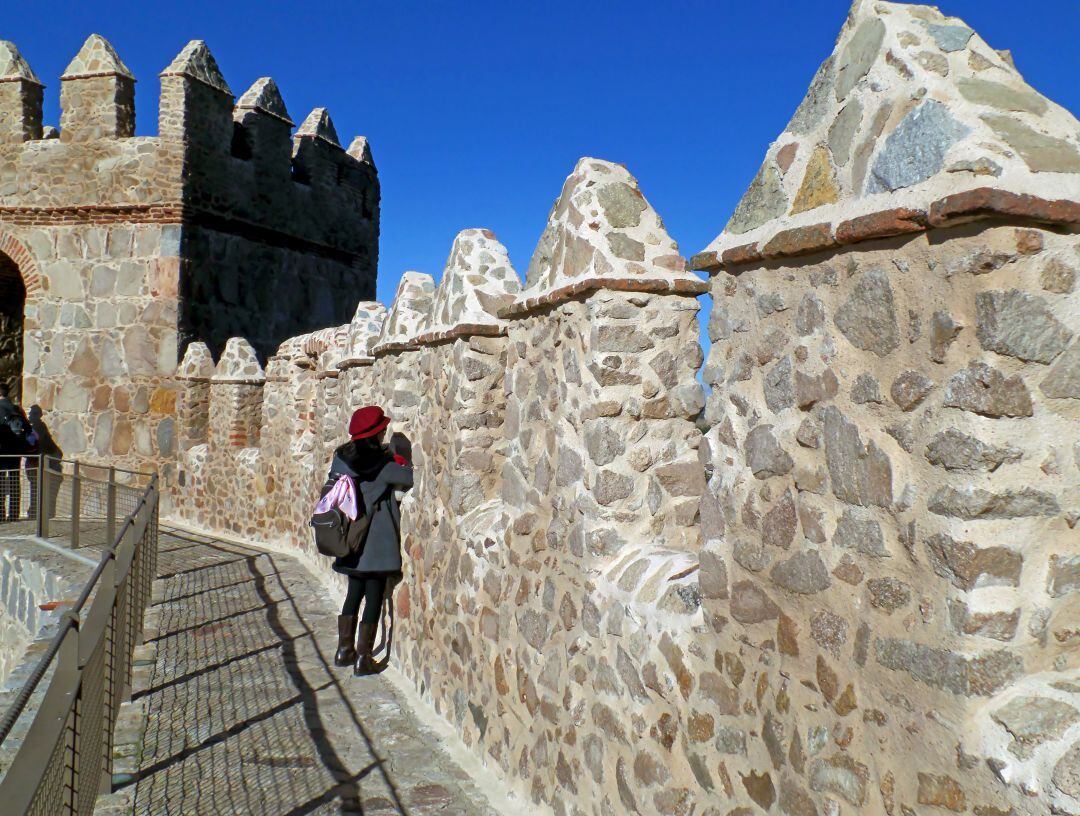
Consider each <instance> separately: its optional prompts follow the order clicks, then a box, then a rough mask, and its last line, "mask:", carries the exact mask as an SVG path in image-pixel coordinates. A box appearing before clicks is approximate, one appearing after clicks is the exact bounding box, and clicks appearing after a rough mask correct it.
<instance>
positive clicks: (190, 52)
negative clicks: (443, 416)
mask: <svg viewBox="0 0 1080 816" xmlns="http://www.w3.org/2000/svg"><path fill="white" fill-rule="evenodd" d="M42 88H43V86H42V84H41V82H40V80H39V79H38V77H37V76H36V75H35V74H34V72H33V70H31V68H30V66H29V65H28V64H27V62H26V60H25V59H23V57H22V56H21V55H20V54H19V51H18V49H17V48H16V47H15V46H14V45H13V44H11V43H7V42H2V43H0V378H3V379H5V380H7V381H9V382H11V383H12V384H13V385H15V384H19V383H20V378H21V386H22V391H23V393H22V402H23V403H24V404H25V405H30V404H32V403H38V404H40V405H41V406H42V408H44V409H45V411H46V416H47V418H48V421H49V423H50V425H51V426H52V430H53V432H54V434H55V435H56V437H57V439H58V441H59V442H60V445H61V446H62V447H63V449H64V452H65V454H67V455H70V456H80V457H83V458H89V459H94V458H97V459H99V460H108V461H112V462H116V463H127V464H136V463H150V464H157V463H161V462H164V461H167V460H168V459H169V458H170V457H171V455H172V453H173V447H174V440H173V434H174V416H173V415H174V412H175V399H174V396H173V390H172V389H173V387H174V385H173V382H172V375H173V374H174V372H175V370H176V366H177V361H178V359H179V358H180V356H181V355H182V354H183V352H184V349H185V348H186V347H187V346H188V344H189V343H191V342H193V341H201V342H204V343H205V344H206V345H207V346H208V347H209V348H210V349H211V350H212V351H213V352H214V353H215V355H217V354H220V353H222V351H223V350H224V347H225V343H226V340H228V338H230V337H233V336H238V337H243V338H245V339H246V340H247V341H248V342H249V343H250V345H251V347H252V348H253V349H254V351H255V352H256V353H257V354H258V355H259V356H260V357H262V358H263V359H265V358H266V357H267V356H268V355H269V354H271V353H272V352H273V351H274V350H275V349H276V348H277V347H278V345H279V344H280V343H281V341H282V340H284V339H285V338H287V337H289V336H292V335H295V334H298V333H301V332H305V331H310V330H312V329H315V328H319V327H322V326H326V325H332V324H338V323H342V322H345V321H348V319H349V318H350V317H351V312H352V307H353V304H354V303H355V301H356V300H358V299H359V300H363V299H369V298H370V297H372V296H373V295H374V291H375V270H376V264H377V260H378V232H379V181H378V175H377V172H376V170H375V166H374V163H373V162H372V159H371V152H370V149H369V148H368V145H367V140H366V139H363V138H358V139H357V140H356V141H355V142H354V143H353V145H352V146H351V147H350V148H349V149H348V150H346V149H345V148H343V147H342V146H341V144H340V143H339V141H338V137H337V134H336V132H335V130H334V125H333V123H332V121H331V119H330V116H329V114H328V113H327V112H326V110H325V109H322V108H318V109H316V110H315V111H313V112H312V113H311V115H310V116H309V117H308V118H307V119H306V120H305V121H304V123H303V124H302V125H301V126H300V127H299V128H297V129H296V130H295V133H294V132H293V122H292V121H291V119H290V117H289V113H288V111H287V109H286V107H285V103H284V101H283V100H282V98H281V95H280V93H279V92H278V89H277V86H276V85H275V84H274V81H273V80H272V79H269V78H263V79H260V80H258V81H257V82H256V83H255V84H254V85H253V86H252V87H251V88H250V89H249V90H248V91H247V92H246V93H244V94H243V95H242V96H241V97H240V99H239V100H238V101H236V102H234V99H233V94H232V92H231V91H230V89H229V86H228V84H227V83H226V81H225V79H224V77H223V76H222V75H221V72H220V71H219V70H218V67H217V64H216V63H215V61H214V58H213V56H212V55H211V54H210V52H209V50H208V49H207V47H206V45H205V44H204V43H202V42H201V41H194V42H191V43H189V44H188V45H187V46H186V47H185V48H184V49H183V51H181V52H180V54H179V55H178V56H177V57H176V59H174V60H173V61H172V62H171V63H170V64H169V65H168V67H167V68H166V69H165V70H164V71H163V72H162V74H161V103H160V119H159V133H158V135H157V136H153V137H146V136H135V106H134V99H135V97H134V92H135V91H134V89H135V78H134V77H133V76H132V74H131V72H130V71H129V70H128V68H127V66H125V65H124V63H123V61H122V60H121V59H120V57H119V55H118V54H117V53H116V51H115V50H114V49H113V47H112V46H111V45H110V44H109V43H108V42H107V41H106V40H105V39H103V38H102V37H100V36H98V35H93V36H91V37H90V38H89V39H88V40H87V41H86V43H85V44H84V45H83V47H82V49H81V50H80V51H79V53H78V54H77V55H76V56H75V58H74V59H73V60H72V61H71V63H70V65H68V67H67V69H66V70H65V72H64V75H63V76H62V77H61V80H60V100H61V107H62V114H61V118H60V128H59V131H57V130H56V129H55V128H43V127H42V95H43V94H42Z"/></svg>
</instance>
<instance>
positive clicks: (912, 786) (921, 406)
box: [175, 2, 1080, 816]
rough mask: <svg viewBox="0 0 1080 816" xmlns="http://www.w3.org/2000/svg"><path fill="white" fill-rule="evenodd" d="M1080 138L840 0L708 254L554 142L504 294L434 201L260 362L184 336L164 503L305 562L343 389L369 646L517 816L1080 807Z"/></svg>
mask: <svg viewBox="0 0 1080 816" xmlns="http://www.w3.org/2000/svg"><path fill="white" fill-rule="evenodd" d="M1003 117H1004V118H1005V119H1009V120H1011V124H1010V123H1008V122H1005V123H1003V119H1002V118H1003ZM1025 128H1026V130H1024V129H1025ZM1028 131H1030V133H1029V132H1028ZM1031 133H1035V134H1037V136H1031V135H1030V134H1031ZM1002 134H1005V135H1002ZM1017 134H1021V135H1020V136H1018V135H1017ZM1077 134H1080V125H1078V123H1077V122H1076V120H1075V118H1073V117H1071V115H1070V114H1068V112H1067V111H1063V110H1062V109H1060V108H1058V107H1056V106H1053V105H1052V103H1050V102H1049V101H1048V100H1044V99H1043V98H1042V97H1040V96H1038V95H1037V94H1036V93H1035V92H1034V91H1033V90H1031V89H1030V88H1028V87H1027V86H1026V85H1024V84H1023V81H1022V79H1020V77H1019V75H1018V74H1017V73H1016V72H1015V69H1014V68H1013V67H1012V66H1011V64H1010V62H1009V61H1008V60H1007V59H1006V57H1004V56H1002V55H1001V54H998V53H997V52H994V51H993V50H992V49H990V48H989V47H988V46H986V44H985V43H984V42H983V41H982V40H981V39H979V38H978V36H977V35H975V34H974V33H973V32H972V31H971V30H970V29H969V28H967V27H966V26H964V25H963V23H962V22H960V21H958V20H954V19H951V18H945V17H944V16H942V15H941V14H940V13H939V12H937V11H936V10H934V9H930V8H928V7H922V6H911V5H899V4H890V3H882V2H875V3H868V2H860V3H856V4H855V5H854V6H853V8H852V12H851V14H850V16H849V19H848V23H847V25H845V27H844V29H843V31H842V32H841V36H840V39H839V40H838V42H837V45H836V48H835V51H834V53H833V55H832V56H831V57H830V58H829V59H827V60H826V62H825V63H824V64H823V66H822V69H821V70H820V71H819V73H818V76H817V77H816V78H815V80H814V82H813V84H812V86H811V89H810V92H809V94H808V96H807V100H806V101H804V103H803V105H802V106H800V108H799V110H798V111H797V112H796V115H795V116H794V118H793V119H792V121H791V123H790V124H789V125H788V127H787V129H786V130H785V132H784V134H782V135H781V137H780V138H779V139H778V140H777V142H776V143H775V144H774V145H772V146H771V147H770V148H769V151H768V153H767V156H766V161H765V163H764V165H763V167H762V170H761V171H760V172H759V174H758V177H757V178H756V179H755V181H754V182H753V184H752V185H751V188H750V190H749V191H748V192H747V195H746V196H745V197H744V199H743V201H742V202H741V203H740V205H739V206H738V208H737V209H736V211H735V214H734V216H733V218H732V220H731V222H730V223H729V224H728V226H727V228H726V229H725V230H724V232H723V233H722V234H721V235H720V236H719V237H718V238H717V240H716V241H714V242H713V244H711V245H710V246H709V247H707V248H706V249H705V250H704V251H703V252H702V253H699V254H698V255H696V256H695V257H694V259H693V263H694V265H695V266H697V267H699V268H701V269H702V270H704V271H707V272H709V273H710V275H711V278H710V281H709V282H708V284H705V283H704V282H703V281H701V280H700V279H698V278H696V277H694V276H693V275H692V274H690V273H689V272H688V271H687V265H686V262H685V261H684V260H683V259H682V258H681V257H680V255H679V251H678V248H677V247H676V246H675V244H674V242H673V241H672V240H671V239H670V237H669V236H668V235H667V233H666V231H665V230H664V227H663V225H662V223H661V221H660V219H659V217H658V216H657V214H656V213H655V211H653V210H652V208H651V207H650V206H649V205H648V202H647V201H646V200H645V199H644V197H643V196H642V194H641V192H640V190H639V189H638V186H637V184H636V182H635V181H634V179H633V178H632V176H630V174H629V173H628V172H627V171H626V170H625V169H624V168H622V167H620V166H618V165H614V164H610V163H608V162H601V161H598V160H595V159H583V160H582V161H581V162H579V164H578V166H577V167H576V168H575V169H574V172H573V173H572V174H571V176H570V177H569V178H568V179H567V182H566V184H565V185H564V188H563V191H562V193H561V195H560V196H559V198H558V200H557V201H556V204H555V206H554V207H553V208H552V211H551V214H550V216H549V220H548V224H547V227H546V229H545V230H544V232H543V234H542V236H541V239H540V241H539V244H538V246H537V250H536V253H535V254H534V257H533V259H532V263H531V264H530V267H529V270H528V272H527V273H526V276H525V281H524V285H522V284H521V283H520V282H519V281H518V279H517V277H516V275H515V274H513V271H512V270H511V269H510V268H509V262H508V261H507V260H505V250H502V248H501V247H500V246H499V245H498V243H497V241H495V239H494V236H493V235H492V234H491V233H489V232H487V231H482V230H467V231H465V232H463V233H461V234H460V235H459V236H458V238H457V239H456V241H455V244H454V247H453V248H452V250H451V253H450V257H449V259H448V261H447V265H446V269H445V270H444V271H443V275H442V278H441V280H440V281H439V283H438V284H437V285H436V283H435V281H434V280H433V279H432V278H430V277H429V276H426V275H423V274H420V273H406V274H405V275H404V276H403V278H402V282H401V285H400V286H399V289H398V293H397V296H396V298H395V301H394V303H393V304H391V306H390V309H389V311H384V310H383V309H382V307H379V306H378V305H377V304H372V303H368V302H363V303H361V304H360V305H359V307H358V308H357V311H356V314H355V316H354V319H353V321H352V322H351V323H350V324H349V325H347V326H344V325H343V326H340V327H336V328H331V329H326V330H323V331H320V332H316V333H313V334H308V335H303V336H299V337H296V338H293V339H291V340H288V341H286V342H285V343H284V344H282V345H281V346H280V347H279V348H278V350H277V352H276V354H275V355H274V356H273V357H271V358H270V359H269V361H268V362H267V365H266V372H265V376H264V374H263V371H262V369H261V368H260V367H259V362H258V360H257V359H256V355H255V354H254V351H253V350H252V349H251V348H250V347H247V346H243V345H242V344H241V343H239V342H238V341H230V342H229V344H228V346H227V347H226V348H227V349H229V350H228V351H226V353H225V355H224V356H222V357H221V358H220V359H219V361H218V363H217V365H216V367H215V366H214V363H213V359H212V357H211V355H210V354H209V351H208V350H207V349H206V348H205V347H199V346H196V345H192V346H191V347H190V348H189V350H188V355H187V357H186V358H185V362H184V364H183V366H182V367H181V373H182V375H183V377H184V380H183V384H182V386H181V397H180V404H181V405H182V406H183V410H182V411H181V416H183V417H184V419H183V427H182V428H181V430H180V439H181V440H183V441H182V444H183V445H184V446H185V450H184V452H183V453H182V455H181V461H180V464H179V469H180V471H181V475H182V480H181V482H180V484H181V485H182V486H181V488H180V489H179V490H178V491H177V493H176V497H175V502H176V508H177V510H176V517H177V518H179V519H181V520H183V521H185V522H187V523H189V524H194V525H196V526H200V527H204V528H207V529H211V530H215V531H232V532H235V533H239V534H241V535H244V536H248V537H254V538H256V539H259V540H263V541H266V542H268V543H271V544H275V545H278V546H286V547H292V548H296V549H298V550H300V551H301V552H303V553H304V554H305V555H306V556H307V557H308V558H309V562H310V563H311V564H312V566H313V567H314V568H316V569H319V570H322V571H323V572H324V574H326V575H327V577H328V581H330V582H333V583H334V586H336V587H337V588H340V582H338V580H337V578H336V577H333V576H331V574H330V572H329V569H328V566H329V562H328V561H327V560H326V559H321V558H319V557H318V556H316V555H315V554H314V553H313V550H312V544H311V540H310V535H309V533H308V531H307V529H306V528H305V526H304V523H305V519H306V515H307V513H308V512H309V509H310V507H311V505H312V504H313V502H314V497H315V495H316V494H317V490H318V487H319V485H320V484H321V482H322V479H323V476H324V473H325V468H326V464H327V462H328V461H329V457H330V455H331V453H332V449H333V447H334V446H335V445H336V444H338V443H340V442H341V441H344V427H345V423H346V422H347V419H348V416H349V413H350V412H351V410H352V409H353V408H355V407H358V406H360V405H362V404H368V403H371V402H375V403H378V404H381V405H383V407H384V408H386V409H387V411H388V412H389V413H390V415H391V416H392V417H393V419H394V424H393V426H392V428H391V430H393V431H395V432H400V433H403V434H405V435H406V436H408V437H409V438H410V439H411V440H412V442H413V445H414V462H415V465H416V485H415V487H414V489H413V490H412V491H411V492H410V493H409V494H408V495H407V497H406V498H405V500H404V502H403V504H402V513H403V516H402V518H403V522H402V525H403V526H402V536H403V550H404V551H405V553H406V554H407V558H406V566H405V574H404V578H403V581H402V583H401V585H400V586H399V587H398V588H397V590H396V592H395V595H394V598H393V602H392V608H393V610H394V612H395V620H394V633H395V637H394V643H393V660H394V662H395V664H396V665H397V666H398V667H399V668H401V670H402V671H403V672H404V673H405V675H406V676H407V677H408V678H409V679H410V681H411V682H413V683H415V684H416V686H417V688H418V689H419V690H420V692H421V693H422V695H423V696H424V697H425V699H427V700H428V701H429V702H430V703H431V704H432V705H433V706H434V707H435V708H436V710H438V711H439V712H440V713H441V714H442V716H443V717H445V718H446V719H447V720H448V721H450V722H451V723H453V724H454V725H455V726H456V727H457V729H458V731H459V733H460V735H461V737H462V739H463V740H464V741H465V743H466V744H468V745H469V746H471V747H472V749H473V750H474V751H475V752H476V753H477V754H478V755H479V756H481V757H482V758H483V759H484V761H485V762H486V763H487V764H489V765H490V766H491V767H493V768H494V769H496V770H497V771H498V772H499V773H500V774H501V775H502V776H503V777H504V778H505V779H506V780H507V781H508V783H509V784H510V785H511V786H512V787H513V788H514V789H515V790H516V791H517V792H518V793H519V795H520V796H521V797H522V798H523V799H524V800H526V801H528V802H531V803H534V806H535V807H536V808H538V809H539V810H540V811H541V812H552V813H555V814H575V815H576V814H590V816H592V815H593V814H604V815H606V814H613V813H625V812H629V813H641V814H665V815H666V816H691V814H693V815H694V816H751V814H754V813H759V812H761V813H770V814H784V816H826V815H828V816H835V814H843V813H859V814H862V813H866V814H875V815H876V816H880V814H886V816H909V814H922V813H939V812H940V813H945V812H953V813H971V814H974V815H975V816H1004V814H1024V815H1025V816H1028V815H1030V816H1035V815H1036V814H1045V813H1048V812H1053V813H1067V814H1072V813H1080V787H1078V785H1077V782H1076V779H1077V775H1078V773H1080V770H1078V766H1077V756H1078V751H1080V749H1078V748H1077V744H1078V738H1080V665H1078V661H1077V659H1076V639H1077V631H1078V619H1077V609H1078V607H1077V605H1076V597H1077V591H1078V590H1080V579H1078V570H1080V565H1078V560H1077V556H1076V539H1075V535H1076V534H1075V531H1074V527H1075V525H1076V522H1077V518H1078V516H1077V508H1078V506H1080V494H1078V488H1077V485H1080V454H1078V451H1080V432H1078V431H1077V428H1078V427H1080V424H1078V422H1077V420H1078V419H1080V414H1078V409H1077V405H1078V404H1080V403H1078V400H1080V384H1078V383H1080V373H1078V372H1080V301H1078V300H1077V298H1080V294H1078V293H1077V287H1076V277H1077V274H1078V270H1080V239H1078V232H1080V183H1078V181H1080V175H1078V174H1077V173H1076V172H1075V171H1074V170H1072V169H1070V167H1072V165H1071V164H1070V162H1071V161H1072V156H1073V155H1074V154H1076V155H1080V145H1078V144H1077ZM995 168H996V169H995ZM1076 169H1080V167H1078V168H1076ZM706 288H708V290H709V291H710V293H711V295H712V299H713V310H712V313H711V315H710V316H709V334H710V338H711V341H712V345H711V349H710V352H709V356H708V360H707V361H706V362H705V365H704V368H703V369H702V371H701V375H702V377H703V379H704V380H705V382H706V384H707V385H708V387H709V395H708V399H707V401H703V394H702V389H701V386H700V385H699V384H698V382H697V380H696V374H697V372H698V368H699V366H700V365H701V363H702V356H701V351H700V348H699V346H698V344H697V337H696V334H697V331H696V321H695V317H696V312H697V308H698V304H697V301H696V300H695V299H694V298H695V296H696V295H697V294H699V293H701V292H702V291H704V290H705V289H706ZM264 380H265V382H264ZM703 405H704V411H703V412H702V411H701V409H702V406H703ZM260 406H261V415H260V413H259V412H260ZM188 426H190V428H191V431H190V432H188V430H187V428H188ZM238 495H243V496H250V497H252V498H251V503H250V506H241V505H239V504H238V503H237V502H236V501H235V496H238ZM330 631H331V623H330V622H327V637H330V636H331V634H330Z"/></svg>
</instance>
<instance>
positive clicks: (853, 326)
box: [834, 269, 900, 357]
mask: <svg viewBox="0 0 1080 816" xmlns="http://www.w3.org/2000/svg"><path fill="white" fill-rule="evenodd" d="M834 322H835V323H836V327H837V328H838V329H840V331H841V332H843V334H844V337H846V338H847V339H848V341H849V342H850V343H851V344H852V345H853V346H855V347H856V348H859V349H862V350H863V351H872V352H873V353H874V354H876V355H877V356H878V357H884V356H886V355H887V354H889V353H890V352H892V351H895V350H896V349H897V348H898V347H899V345H900V326H899V324H898V323H897V320H896V305H895V302H894V299H893V290H892V286H891V285H890V284H889V278H888V275H886V274H885V272H884V271H883V270H881V269H871V270H870V271H869V272H865V273H864V274H863V275H862V276H861V277H860V278H859V280H858V282H857V283H856V284H855V289H854V291H853V292H852V294H851V296H850V297H849V298H848V299H847V300H846V301H845V302H844V304H843V305H842V306H841V307H840V308H839V309H837V311H836V316H835V318H834Z"/></svg>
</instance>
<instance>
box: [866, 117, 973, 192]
mask: <svg viewBox="0 0 1080 816" xmlns="http://www.w3.org/2000/svg"><path fill="white" fill-rule="evenodd" d="M970 132H971V129H970V128H969V127H967V125H964V124H962V123H961V122H958V121H957V120H956V119H954V118H953V116H952V114H951V113H949V109H948V108H947V107H946V106H945V104H944V103H942V102H938V101H937V100H936V99H928V100H926V101H925V102H923V103H922V104H921V105H919V106H918V107H917V108H915V109H914V110H912V111H911V112H910V113H909V114H908V115H907V116H905V117H904V119H903V120H902V121H901V122H900V124H899V125H897V126H896V129H895V130H894V131H893V132H892V133H890V134H889V136H888V138H887V139H885V146H884V147H883V148H882V149H881V152H880V153H879V154H878V157H877V159H876V160H875V161H874V166H873V167H872V168H871V170H870V178H869V179H868V181H867V183H866V192H867V193H886V192H893V191H895V190H899V189H901V188H903V187H911V186H912V185H915V184H918V183H919V182H922V181H925V180H926V179H928V178H930V177H931V176H934V175H936V174H937V173H939V172H941V169H942V167H943V166H944V163H945V154H946V153H947V152H948V150H949V148H950V147H952V146H953V145H954V144H955V143H956V142H958V141H960V139H962V138H964V137H965V136H967V135H968V134H969V133H970Z"/></svg>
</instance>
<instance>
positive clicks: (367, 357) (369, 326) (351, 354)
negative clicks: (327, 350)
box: [338, 300, 386, 371]
mask: <svg viewBox="0 0 1080 816" xmlns="http://www.w3.org/2000/svg"><path fill="white" fill-rule="evenodd" d="M385 322H386V307H385V306H383V305H382V304H381V303H379V302H378V301H375V300H362V301H360V303H358V304H357V306H356V313H355V314H354V315H353V319H352V320H351V321H350V323H349V334H348V337H347V338H346V344H345V356H344V357H343V358H342V359H341V360H340V361H339V362H338V368H339V369H341V370H342V371H344V370H347V369H350V368H355V367H357V366H369V365H371V364H372V363H374V362H375V357H374V355H372V353H371V349H372V348H373V347H374V346H375V343H377V342H378V340H379V336H380V335H381V334H382V329H383V324H384V323H385Z"/></svg>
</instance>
